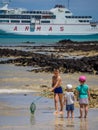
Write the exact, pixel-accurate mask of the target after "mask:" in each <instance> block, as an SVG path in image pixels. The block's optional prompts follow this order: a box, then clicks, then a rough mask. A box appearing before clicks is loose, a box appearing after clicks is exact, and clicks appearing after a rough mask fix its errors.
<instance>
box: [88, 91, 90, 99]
mask: <svg viewBox="0 0 98 130" xmlns="http://www.w3.org/2000/svg"><path fill="white" fill-rule="evenodd" d="M88 99H89V100H90V91H89V90H88Z"/></svg>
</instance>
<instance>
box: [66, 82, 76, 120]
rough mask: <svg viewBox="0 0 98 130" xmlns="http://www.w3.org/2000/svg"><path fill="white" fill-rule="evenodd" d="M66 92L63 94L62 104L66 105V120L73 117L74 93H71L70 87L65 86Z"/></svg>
mask: <svg viewBox="0 0 98 130" xmlns="http://www.w3.org/2000/svg"><path fill="white" fill-rule="evenodd" d="M66 89H67V91H66V92H65V94H64V104H66V111H67V118H69V117H70V115H71V118H73V117H74V100H75V97H74V93H73V91H72V85H71V84H67V86H66Z"/></svg>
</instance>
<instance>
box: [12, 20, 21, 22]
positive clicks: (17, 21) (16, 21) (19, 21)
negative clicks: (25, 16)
mask: <svg viewBox="0 0 98 130" xmlns="http://www.w3.org/2000/svg"><path fill="white" fill-rule="evenodd" d="M11 23H20V21H19V20H11Z"/></svg>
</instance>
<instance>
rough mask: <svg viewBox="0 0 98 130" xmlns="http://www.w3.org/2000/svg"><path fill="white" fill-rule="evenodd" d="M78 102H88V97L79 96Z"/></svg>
mask: <svg viewBox="0 0 98 130" xmlns="http://www.w3.org/2000/svg"><path fill="white" fill-rule="evenodd" d="M79 103H80V104H88V98H80V99H79Z"/></svg>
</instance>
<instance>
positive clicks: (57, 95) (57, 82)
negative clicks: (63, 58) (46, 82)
mask: <svg viewBox="0 0 98 130" xmlns="http://www.w3.org/2000/svg"><path fill="white" fill-rule="evenodd" d="M61 84H62V79H61V76H60V72H59V70H58V69H54V72H53V76H52V88H51V89H50V91H52V92H54V104H55V112H54V114H63V90H62V87H61ZM58 103H60V112H59V107H58Z"/></svg>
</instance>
